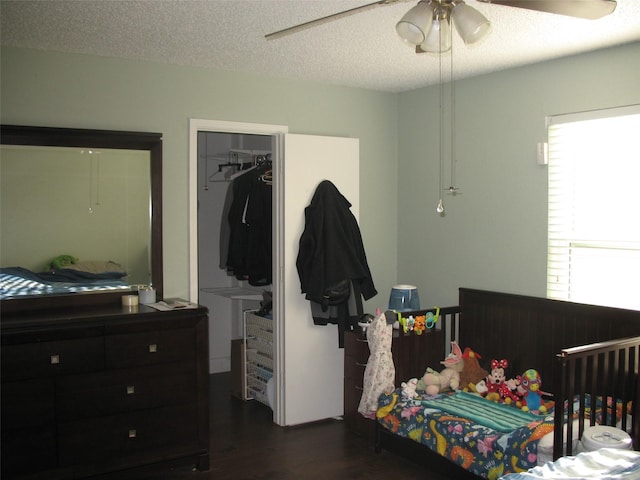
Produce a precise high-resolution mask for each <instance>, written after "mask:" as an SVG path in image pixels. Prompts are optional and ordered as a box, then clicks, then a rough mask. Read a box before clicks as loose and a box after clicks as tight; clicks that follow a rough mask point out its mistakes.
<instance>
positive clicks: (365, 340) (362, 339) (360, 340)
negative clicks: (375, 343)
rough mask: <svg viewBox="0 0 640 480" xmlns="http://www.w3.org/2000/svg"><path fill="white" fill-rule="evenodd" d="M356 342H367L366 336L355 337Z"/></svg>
mask: <svg viewBox="0 0 640 480" xmlns="http://www.w3.org/2000/svg"><path fill="white" fill-rule="evenodd" d="M356 342H362V343H369V340H367V339H366V338H356Z"/></svg>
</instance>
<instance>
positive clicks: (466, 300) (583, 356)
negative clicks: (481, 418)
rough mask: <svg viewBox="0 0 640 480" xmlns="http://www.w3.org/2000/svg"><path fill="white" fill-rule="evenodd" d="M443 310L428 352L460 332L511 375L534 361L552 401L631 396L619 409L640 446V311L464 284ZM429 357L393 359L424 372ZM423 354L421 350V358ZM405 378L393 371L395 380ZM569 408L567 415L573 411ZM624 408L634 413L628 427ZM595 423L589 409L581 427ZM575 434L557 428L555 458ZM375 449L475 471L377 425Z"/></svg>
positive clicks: (451, 470)
mask: <svg viewBox="0 0 640 480" xmlns="http://www.w3.org/2000/svg"><path fill="white" fill-rule="evenodd" d="M443 311H445V312H446V313H445V314H444V322H442V325H445V326H443V327H442V328H440V329H438V330H435V329H434V330H432V331H430V332H429V334H428V335H422V336H421V338H422V339H423V342H424V343H423V348H424V349H425V350H426V351H427V352H429V351H433V352H441V351H442V348H443V345H444V348H445V351H446V352H448V351H449V342H450V341H451V340H455V339H457V340H458V344H459V345H460V346H461V347H462V348H465V347H467V346H469V347H471V348H473V349H474V350H475V351H477V352H479V353H481V354H483V355H484V356H485V357H486V356H488V355H490V356H491V358H506V359H508V360H509V363H510V367H509V374H508V376H515V375H517V374H520V373H522V372H524V371H525V370H526V369H528V368H535V369H537V370H538V371H539V372H540V374H541V377H542V382H543V384H542V389H543V390H544V391H547V392H551V394H552V395H553V400H554V401H555V402H556V405H558V404H559V402H561V401H564V399H568V398H573V396H574V395H578V394H580V395H581V397H584V394H585V393H589V394H590V395H591V396H592V398H594V397H597V398H600V399H603V398H605V399H606V396H607V395H610V396H615V397H616V398H619V399H622V400H623V404H625V405H626V403H627V401H632V405H633V411H630V412H627V411H624V410H623V428H625V429H627V428H629V427H630V428H631V432H632V433H631V435H632V438H633V442H634V448H635V449H640V405H639V404H640V401H636V399H638V398H640V395H639V390H640V382H638V381H637V377H638V370H639V365H640V311H637V310H624V309H618V308H609V307H600V306H594V305H585V304H578V303H572V302H563V301H557V300H549V299H545V298H537V297H529V296H524V295H514V294H507V293H497V292H489V291H483V290H475V289H468V288H461V289H460V290H459V305H458V306H457V307H448V308H446V309H443ZM407 338H408V337H407ZM414 342H415V341H414ZM431 357H433V356H432V355H427V358H429V362H430V363H429V364H427V365H425V364H422V363H421V364H419V365H416V363H420V362H419V361H418V362H416V360H418V358H413V356H403V357H402V358H401V359H400V362H401V363H400V364H398V365H395V368H396V372H415V373H411V376H421V375H422V373H424V370H425V368H426V367H427V366H432V367H434V368H435V367H436V366H437V365H439V363H438V362H439V361H440V360H441V359H442V357H440V358H439V359H436V358H431ZM423 358H425V355H424V354H423V355H422V356H421V357H420V360H422V359H423ZM485 360H487V359H486V358H485ZM408 378H410V377H407V378H399V377H398V375H396V383H398V384H399V383H400V382H401V381H405V380H407V379H408ZM561 399H563V400H561ZM568 404H569V405H572V402H568ZM571 408H572V407H571V406H570V407H569V412H568V413H569V414H572V413H573V411H572V410H571ZM562 413H563V412H562V411H561V410H559V409H556V418H555V422H556V425H559V424H561V423H562V416H563V415H562ZM626 414H629V415H632V418H633V420H632V424H631V425H630V426H629V425H627V417H626ZM594 423H595V418H594V416H593V412H592V417H591V418H589V419H587V420H580V421H579V434H580V435H581V434H582V432H583V430H584V428H586V427H588V426H589V425H593V424H594ZM606 423H607V424H615V417H614V418H607V419H606ZM572 440H573V437H572V429H571V428H568V429H566V431H565V429H562V428H556V429H555V431H554V458H559V457H561V456H564V455H571V454H572V453H573V452H572V450H571V445H572V443H571V442H572ZM563 446H564V448H563ZM375 448H376V451H377V452H380V451H381V450H382V449H385V450H389V451H393V452H396V453H398V454H401V455H403V456H406V457H408V458H410V459H412V460H414V461H416V462H418V463H421V464H425V465H427V466H428V467H429V468H430V469H433V470H436V471H438V472H440V473H443V474H445V475H448V476H450V477H451V478H460V479H465V478H468V479H477V478H478V477H477V476H476V475H473V474H472V473H470V472H469V471H467V470H464V469H462V468H461V467H460V466H458V465H456V464H454V463H452V462H450V461H449V460H447V459H445V458H444V457H441V456H439V455H437V454H436V453H434V452H432V451H431V450H430V449H428V448H427V447H425V446H422V445H420V444H418V443H416V442H414V441H411V440H407V439H405V438H402V437H398V436H397V435H394V434H392V433H391V432H389V431H388V430H386V429H384V428H382V427H380V426H379V424H376V434H375Z"/></svg>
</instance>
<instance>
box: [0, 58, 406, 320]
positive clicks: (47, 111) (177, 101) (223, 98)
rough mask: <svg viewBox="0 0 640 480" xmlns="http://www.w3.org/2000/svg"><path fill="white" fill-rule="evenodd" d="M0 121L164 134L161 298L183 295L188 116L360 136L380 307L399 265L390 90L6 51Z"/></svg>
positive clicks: (368, 238) (365, 218)
mask: <svg viewBox="0 0 640 480" xmlns="http://www.w3.org/2000/svg"><path fill="white" fill-rule="evenodd" d="M1 62H2V64H1V78H0V79H1V84H0V85H1V98H0V101H1V104H2V110H1V112H0V118H1V121H2V123H5V124H17V125H39V126H56V127H75V128H99V129H115V130H136V131H150V132H161V133H163V135H164V160H163V170H164V178H163V197H164V198H163V209H164V282H165V295H166V296H170V297H171V296H179V297H183V298H188V296H189V277H188V231H189V230H188V204H187V202H188V191H187V189H188V176H187V175H188V120H189V118H202V119H214V120H225V121H239V122H255V123H268V124H278V125H288V126H289V132H291V133H304V134H312V135H330V136H345V137H356V138H359V139H360V155H361V160H360V177H361V189H360V205H362V208H361V209H360V227H361V230H362V235H363V239H364V244H365V248H366V251H367V255H368V258H369V263H370V267H371V270H372V274H373V277H374V280H375V283H376V286H377V287H378V291H379V292H381V294H379V295H378V296H377V297H375V298H374V299H373V300H372V301H371V302H370V303H369V305H368V308H369V309H371V310H373V309H375V307H377V306H379V305H380V306H384V305H385V304H386V302H387V298H386V297H387V295H388V293H387V292H389V290H390V288H391V286H392V285H393V284H394V283H395V278H396V268H397V235H396V230H397V220H396V211H397V199H398V192H397V184H398V182H397V166H396V164H397V131H398V129H397V125H398V123H397V120H398V113H397V101H398V97H397V95H395V94H390V93H380V92H374V91H368V90H362V89H354V88H345V87H338V86H331V85H322V84H314V83H308V82H295V81H287V80H276V79H269V78H265V77H261V76H257V75H247V74H235V73H231V72H225V71H213V70H205V69H197V68H188V67H178V66H170V65H162V64H157V63H150V62H140V61H127V60H119V59H112V58H105V57H97V56H88V55H74V54H60V53H48V52H42V51H36V50H29V49H15V48H5V47H3V48H2V57H1Z"/></svg>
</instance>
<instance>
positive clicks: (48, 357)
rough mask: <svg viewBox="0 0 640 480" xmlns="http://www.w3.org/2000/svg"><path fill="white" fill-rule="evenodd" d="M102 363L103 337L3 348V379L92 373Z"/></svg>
mask: <svg viewBox="0 0 640 480" xmlns="http://www.w3.org/2000/svg"><path fill="white" fill-rule="evenodd" d="M103 366H104V343H103V340H102V337H92V338H80V339H74V340H62V341H55V342H41V343H27V344H21V345H5V346H3V347H2V381H3V382H6V381H13V380H20V379H27V378H37V377H47V376H52V375H62V374H69V373H80V372H91V371H94V370H98V369H101V368H103Z"/></svg>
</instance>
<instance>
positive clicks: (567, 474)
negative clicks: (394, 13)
mask: <svg viewBox="0 0 640 480" xmlns="http://www.w3.org/2000/svg"><path fill="white" fill-rule="evenodd" d="M539 479H554V480H640V452H635V451H633V450H616V449H612V448H602V449H600V450H595V451H593V452H584V453H580V454H578V455H576V456H573V457H562V458H559V459H558V460H556V461H555V462H547V463H545V464H544V465H542V466H537V467H534V468H532V469H530V470H528V471H527V472H523V473H510V474H508V475H504V476H502V477H500V480H539Z"/></svg>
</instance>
